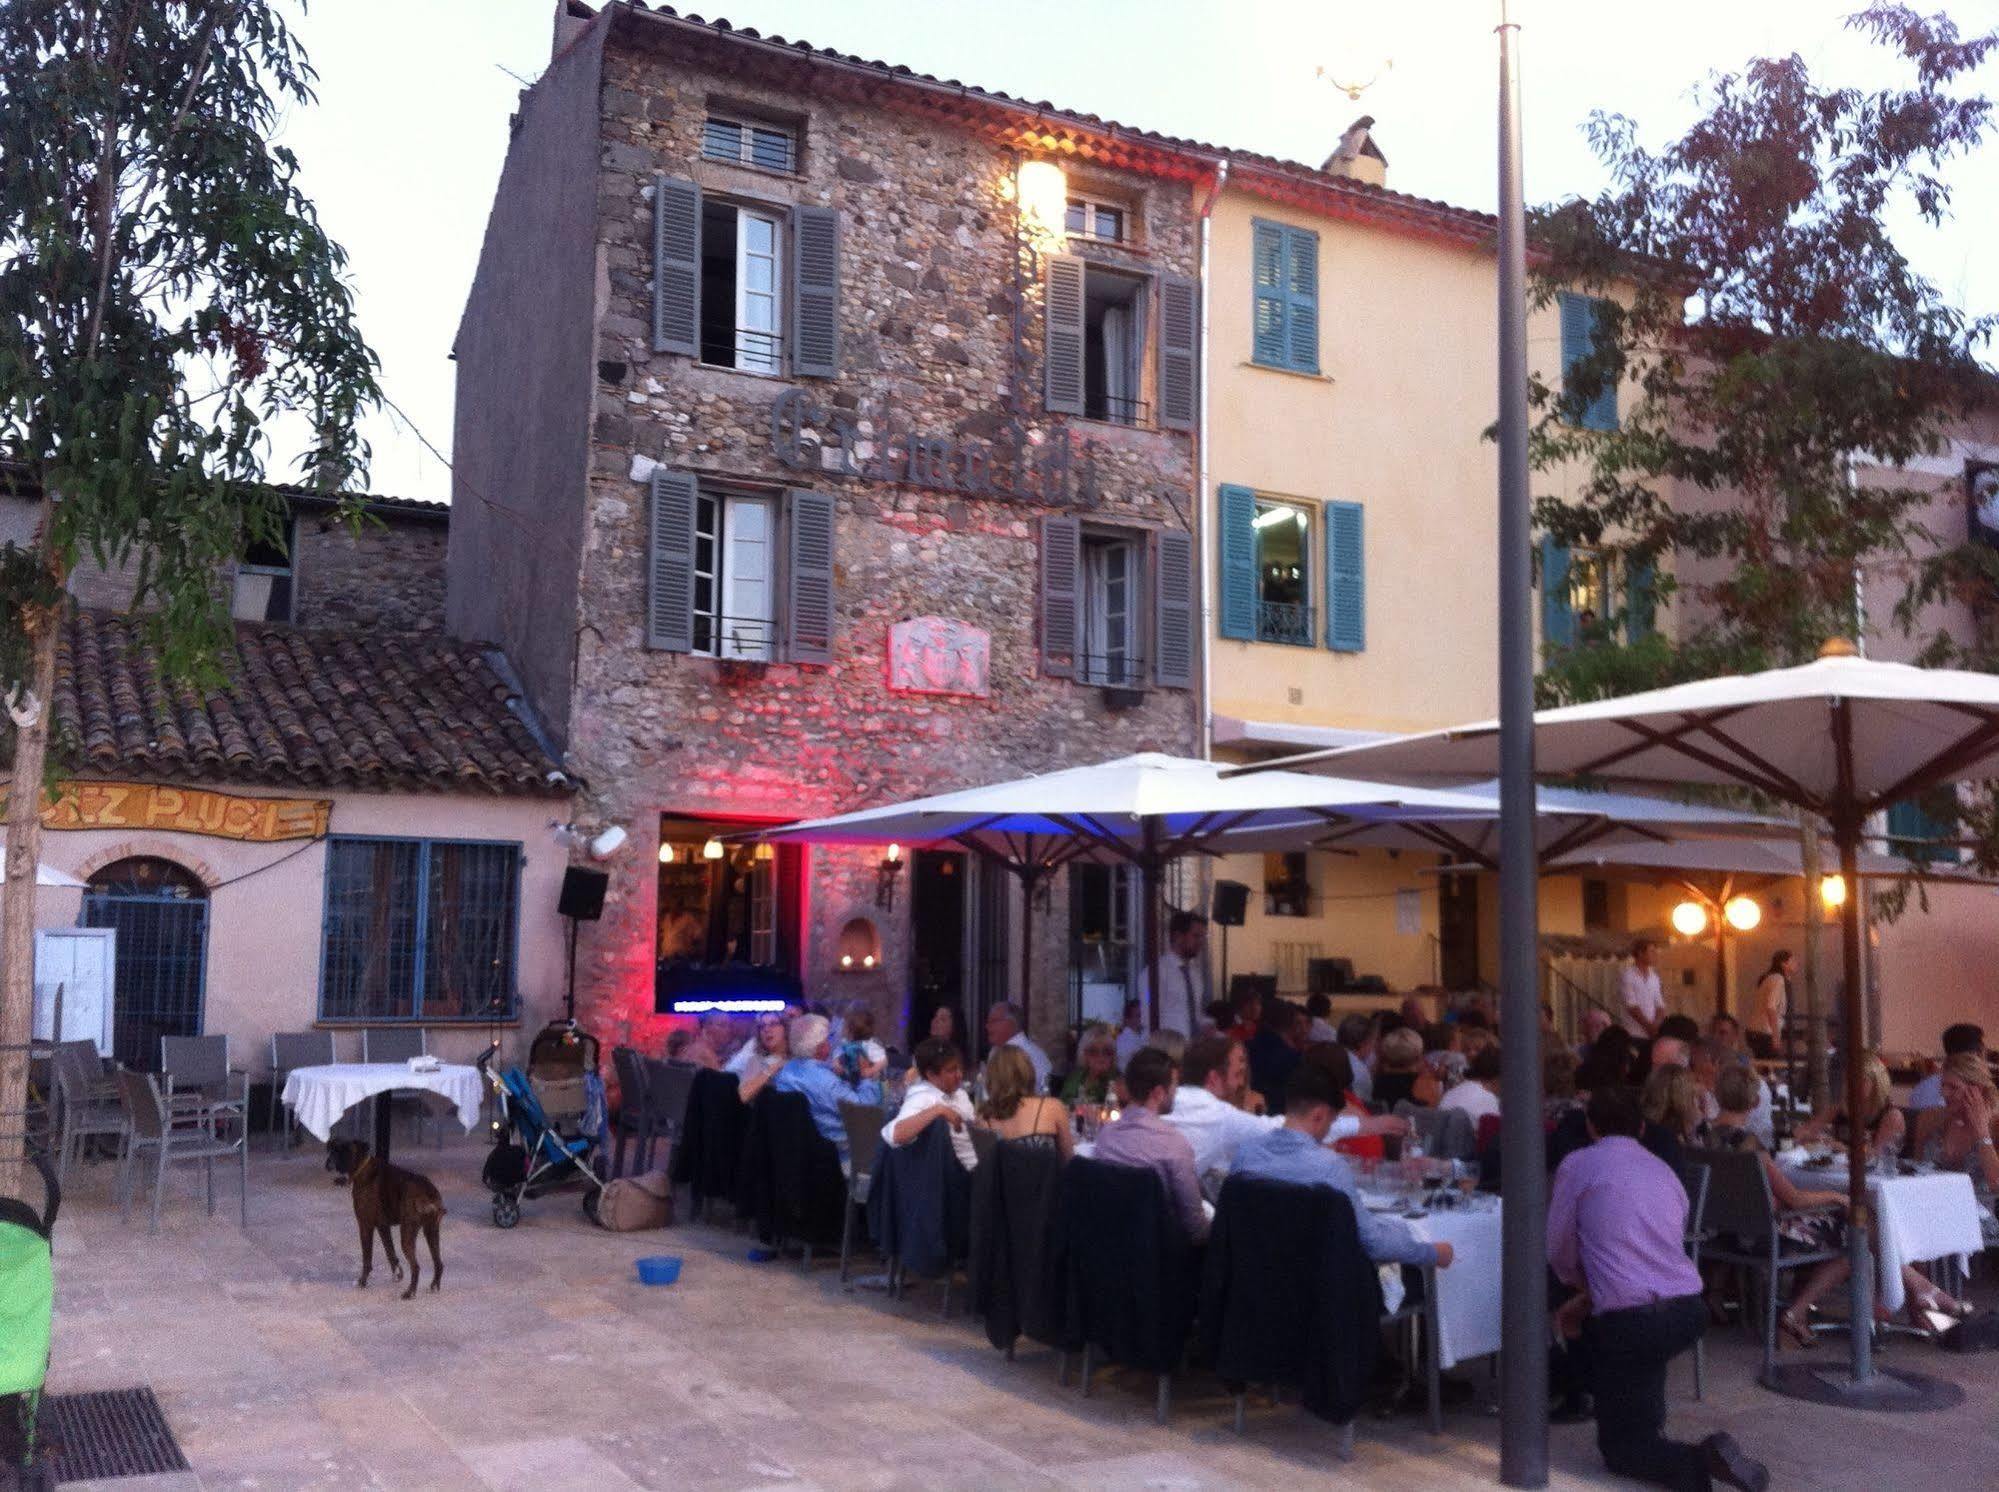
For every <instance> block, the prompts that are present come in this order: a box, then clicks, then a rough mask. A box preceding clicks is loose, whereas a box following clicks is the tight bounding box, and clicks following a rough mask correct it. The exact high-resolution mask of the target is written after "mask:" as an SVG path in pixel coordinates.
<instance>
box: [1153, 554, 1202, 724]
mask: <svg viewBox="0 0 1999 1492" xmlns="http://www.w3.org/2000/svg"><path fill="white" fill-rule="evenodd" d="M1153 553H1154V560H1153V572H1154V575H1155V579H1154V582H1153V595H1154V596H1155V598H1156V599H1157V606H1156V610H1155V615H1154V618H1153V635H1154V644H1153V650H1154V653H1155V654H1156V657H1155V660H1154V662H1153V666H1152V677H1153V680H1154V681H1155V682H1156V683H1157V684H1158V685H1159V687H1160V688H1162V689H1190V688H1192V687H1193V684H1194V648H1195V646H1196V644H1195V640H1194V538H1193V535H1191V534H1188V533H1183V532H1182V531H1181V530H1179V529H1163V530H1161V532H1160V534H1159V536H1158V540H1157V542H1156V543H1155V545H1154V547H1153Z"/></svg>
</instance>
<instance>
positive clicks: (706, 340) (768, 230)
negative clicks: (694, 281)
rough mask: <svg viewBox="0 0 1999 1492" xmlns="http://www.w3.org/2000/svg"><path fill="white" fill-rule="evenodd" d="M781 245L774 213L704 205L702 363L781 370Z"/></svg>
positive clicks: (710, 203)
mask: <svg viewBox="0 0 1999 1492" xmlns="http://www.w3.org/2000/svg"><path fill="white" fill-rule="evenodd" d="M782 247H783V224H782V223H781V222H780V221H779V219H778V217H777V215H776V214H775V213H773V212H769V211H764V210H761V209H758V208H753V207H737V206H735V205H734V204H733V203H728V202H716V201H713V200H710V201H706V202H703V203H702V205H701V361H702V362H704V363H714V364H717V365H718V366H720V367H724V368H741V369H743V370H745V371H746V372H750V373H776V372H778V371H780V370H781V369H782V367H783V352H784V343H783V332H782V328H783V325H784V322H783V320H782V317H783V312H784V297H783V285H784V281H783V277H782V275H781V273H780V267H781V265H782V258H781V254H782Z"/></svg>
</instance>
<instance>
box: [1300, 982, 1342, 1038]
mask: <svg viewBox="0 0 1999 1492" xmlns="http://www.w3.org/2000/svg"><path fill="white" fill-rule="evenodd" d="M1305 1014H1307V1015H1309V1016H1310V1017H1311V1018H1312V1027H1311V1030H1310V1031H1308V1032H1307V1033H1306V1036H1305V1039H1306V1040H1307V1041H1338V1040H1339V1039H1340V1033H1339V1028H1338V1027H1337V1026H1335V1025H1334V1024H1333V1022H1332V1014H1333V997H1332V996H1331V995H1328V994H1323V993H1321V994H1313V995H1308V996H1307V997H1306V999H1305Z"/></svg>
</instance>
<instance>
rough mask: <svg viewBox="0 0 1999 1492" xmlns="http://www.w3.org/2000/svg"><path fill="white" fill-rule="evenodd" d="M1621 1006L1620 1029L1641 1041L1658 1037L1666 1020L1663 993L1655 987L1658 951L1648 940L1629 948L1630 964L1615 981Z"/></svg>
mask: <svg viewBox="0 0 1999 1492" xmlns="http://www.w3.org/2000/svg"><path fill="white" fill-rule="evenodd" d="M1618 993H1619V994H1620V995H1621V996H1622V999H1623V1005H1624V1029H1625V1030H1627V1031H1629V1032H1630V1033H1631V1034H1632V1035H1633V1036H1636V1037H1637V1038H1638V1039H1639V1040H1641V1041H1650V1040H1651V1039H1652V1038H1653V1037H1654V1036H1657V1035H1658V1034H1659V1022H1660V1021H1662V1020H1664V1019H1665V1018H1666V993H1665V991H1664V990H1662V989H1660V988H1659V950H1658V947H1657V946H1656V945H1655V944H1654V943H1653V942H1652V940H1651V939H1650V938H1640V939H1639V940H1638V941H1637V942H1635V943H1633V944H1632V945H1631V962H1630V963H1628V964H1626V965H1625V966H1624V973H1623V974H1622V975H1621V976H1620V977H1619V979H1618Z"/></svg>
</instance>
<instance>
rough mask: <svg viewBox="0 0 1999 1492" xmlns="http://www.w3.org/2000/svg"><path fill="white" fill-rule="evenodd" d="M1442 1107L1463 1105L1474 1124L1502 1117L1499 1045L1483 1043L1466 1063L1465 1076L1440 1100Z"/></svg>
mask: <svg viewBox="0 0 1999 1492" xmlns="http://www.w3.org/2000/svg"><path fill="white" fill-rule="evenodd" d="M1437 1108H1438V1110H1439V1111H1442V1110H1444V1109H1462V1110H1464V1112H1465V1113H1467V1114H1469V1115H1470V1116H1471V1122H1472V1128H1473V1130H1476V1129H1477V1128H1478V1121H1479V1120H1481V1119H1484V1118H1486V1117H1488V1116H1490V1117H1492V1118H1494V1119H1497V1118H1498V1117H1499V1048H1498V1047H1496V1046H1482V1047H1480V1048H1479V1049H1478V1050H1477V1051H1476V1052H1474V1053H1473V1054H1472V1059H1471V1061H1470V1062H1468V1063H1466V1064H1465V1080H1464V1081H1463V1082H1462V1083H1459V1084H1457V1085H1456V1086H1455V1087H1453V1088H1452V1089H1451V1091H1450V1092H1448V1093H1446V1094H1445V1095H1444V1096H1443V1097H1442V1098H1441V1099H1439V1100H1438V1101H1437Z"/></svg>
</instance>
